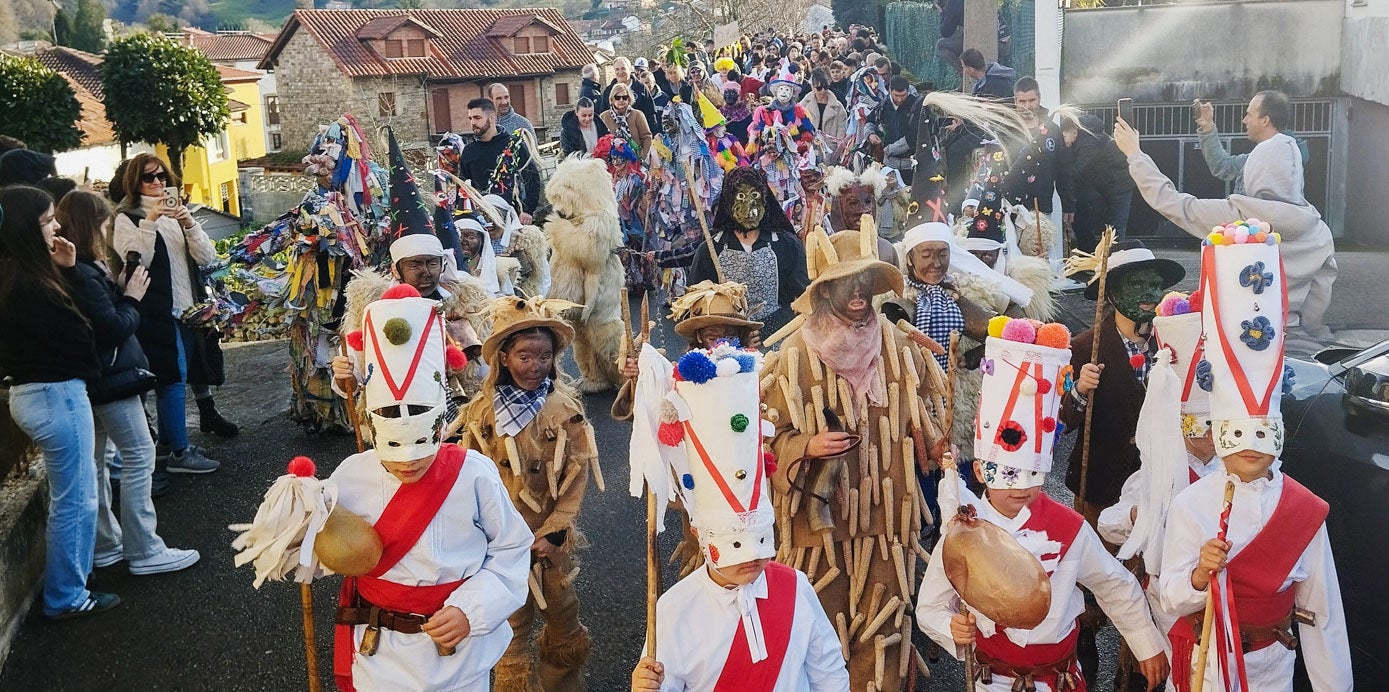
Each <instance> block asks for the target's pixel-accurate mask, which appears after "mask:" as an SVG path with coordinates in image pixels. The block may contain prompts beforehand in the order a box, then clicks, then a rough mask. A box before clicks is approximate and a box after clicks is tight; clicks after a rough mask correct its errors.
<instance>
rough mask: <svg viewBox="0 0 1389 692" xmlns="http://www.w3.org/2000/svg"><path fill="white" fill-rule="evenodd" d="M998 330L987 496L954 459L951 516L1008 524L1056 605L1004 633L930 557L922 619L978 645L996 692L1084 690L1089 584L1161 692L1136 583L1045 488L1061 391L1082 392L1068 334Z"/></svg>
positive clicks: (1156, 649)
mask: <svg viewBox="0 0 1389 692" xmlns="http://www.w3.org/2000/svg"><path fill="white" fill-rule="evenodd" d="M990 332H991V333H990V336H989V338H988V339H987V340H986V342H985V354H984V361H983V366H982V367H983V369H984V382H983V389H982V390H981V393H980V394H981V395H980V402H979V414H978V418H977V419H976V427H975V440H974V453H975V462H974V467H973V470H974V473H975V475H976V477H977V478H978V479H979V480H980V481H981V482H982V483H983V484H984V485H985V486H986V488H987V490H986V495H985V497H984V498H983V499H980V498H978V497H975V496H974V495H973V494H972V493H970V491H969V490H968V489H967V488H966V487H964V483H963V482H962V480H961V479H960V477H959V473H958V471H956V470H955V469H954V468H953V465H952V464H950V463H949V462H947V463H946V466H947V467H949V468H948V470H947V472H946V474H945V478H944V479H942V480H941V488H940V496H941V509H942V512H943V513H947V514H953V513H954V510H955V509H956V508H957V507H958V506H959V505H970V506H971V507H972V508H973V511H974V513H975V515H976V516H977V517H978V518H979V519H982V520H984V521H988V522H991V523H993V524H995V525H997V526H999V527H1001V528H1003V529H1004V530H1005V531H1007V532H1008V533H1009V534H1011V535H1012V536H1013V538H1015V539H1016V540H1017V542H1018V543H1019V544H1020V545H1021V546H1022V547H1023V548H1024V549H1026V550H1027V551H1028V552H1030V553H1032V555H1033V556H1034V557H1036V558H1037V559H1038V560H1039V561H1040V562H1041V564H1042V568H1043V570H1044V571H1045V572H1046V574H1047V576H1048V579H1049V581H1050V585H1051V604H1050V609H1049V610H1048V611H1047V614H1046V617H1045V619H1043V620H1042V622H1041V623H1040V624H1038V625H1037V626H1036V627H1034V628H1032V629H1030V630H1019V629H1005V628H1002V627H998V626H997V625H996V623H994V622H993V621H990V620H989V619H988V618H986V617H984V616H983V615H982V614H977V611H975V610H973V609H972V608H969V607H968V606H962V603H961V601H960V598H959V597H958V596H957V595H956V592H955V590H954V587H952V586H951V582H950V581H949V580H948V579H947V578H946V571H945V565H944V560H943V559H932V561H931V563H930V565H929V566H928V567H927V568H926V576H925V578H924V579H923V580H922V582H921V591H920V595H919V598H918V601H917V604H916V617H917V622H918V623H920V626H921V628H922V630H924V631H925V632H926V634H927V635H929V636H930V637H931V639H933V640H934V641H936V642H937V643H938V644H940V645H941V646H942V647H944V648H945V650H946V651H948V652H951V653H952V654H953V655H955V656H956V657H957V658H963V657H964V656H965V655H967V654H968V650H967V649H965V648H964V647H966V646H968V645H971V644H972V645H974V646H975V647H976V652H975V655H976V657H977V659H978V661H979V664H980V665H979V666H978V669H979V671H980V673H981V675H980V678H981V679H980V680H979V682H980V683H982V685H983V686H984V687H985V688H986V689H989V690H996V691H998V692H1003V691H1004V690H1011V689H1033V688H1034V686H1035V689H1037V690H1040V691H1043V692H1047V691H1049V690H1067V689H1080V690H1083V689H1085V681H1084V678H1083V676H1082V672H1081V667H1080V665H1079V663H1078V662H1077V661H1076V642H1077V639H1078V637H1079V634H1080V627H1079V623H1078V620H1079V617H1080V615H1081V614H1082V613H1083V612H1084V611H1085V600H1084V598H1083V597H1082V596H1081V591H1080V587H1081V586H1084V587H1086V588H1088V589H1090V590H1091V591H1093V592H1094V594H1095V597H1096V599H1097V600H1098V601H1099V603H1100V605H1101V606H1102V607H1103V608H1104V610H1105V612H1106V613H1107V614H1108V615H1109V616H1110V617H1111V618H1112V619H1113V620H1114V623H1115V625H1116V626H1117V627H1118V629H1119V631H1120V632H1121V633H1122V634H1123V635H1124V637H1125V638H1126V639H1127V640H1128V642H1129V646H1130V647H1131V648H1132V650H1133V652H1134V655H1135V657H1137V658H1138V659H1139V660H1140V663H1139V668H1140V670H1141V672H1142V674H1143V675H1144V677H1146V678H1147V679H1148V680H1149V688H1150V689H1151V687H1152V686H1154V685H1156V684H1157V683H1158V681H1160V680H1161V679H1162V678H1163V677H1165V676H1166V674H1167V658H1166V656H1165V655H1164V654H1163V647H1162V636H1161V634H1160V633H1159V632H1158V631H1157V628H1156V627H1154V626H1153V621H1152V616H1151V615H1150V613H1149V611H1148V604H1147V602H1146V601H1145V600H1144V599H1143V592H1142V589H1141V588H1140V587H1139V585H1138V581H1137V580H1136V579H1134V577H1133V575H1132V574H1130V573H1129V572H1128V570H1126V569H1124V566H1123V565H1121V564H1120V563H1119V561H1118V560H1115V559H1114V558H1113V557H1112V556H1111V555H1110V554H1109V552H1108V551H1107V550H1105V547H1104V545H1103V544H1102V543H1101V542H1100V540H1099V536H1097V535H1096V534H1095V531H1094V529H1092V528H1090V526H1089V525H1087V524H1086V523H1085V520H1084V519H1083V518H1082V517H1081V516H1080V514H1078V513H1076V512H1075V511H1073V510H1071V509H1070V508H1069V507H1066V506H1064V505H1062V504H1060V503H1058V502H1056V501H1055V500H1053V499H1051V498H1050V497H1048V496H1047V495H1046V494H1045V493H1043V492H1042V487H1041V486H1042V483H1043V481H1044V480H1045V479H1046V475H1047V473H1048V472H1050V471H1051V462H1052V446H1053V445H1054V444H1055V441H1056V438H1057V435H1058V433H1059V432H1060V429H1059V428H1058V426H1057V421H1056V415H1057V409H1058V406H1059V400H1060V396H1061V393H1062V392H1063V391H1064V390H1067V389H1069V388H1070V387H1071V386H1073V380H1072V374H1071V373H1072V369H1071V366H1070V358H1071V353H1070V349H1069V346H1070V334H1069V332H1068V331H1067V330H1066V328H1065V327H1064V326H1063V325H1060V324H1044V325H1042V326H1040V327H1037V326H1034V323H1033V322H1032V321H1031V320H1026V319H1012V320H1010V319H1009V318H1007V317H996V318H994V320H993V325H992V327H991V329H990ZM936 557H939V555H937V556H936ZM974 682H975V681H967V686H970V687H974ZM1019 685H1021V687H1019Z"/></svg>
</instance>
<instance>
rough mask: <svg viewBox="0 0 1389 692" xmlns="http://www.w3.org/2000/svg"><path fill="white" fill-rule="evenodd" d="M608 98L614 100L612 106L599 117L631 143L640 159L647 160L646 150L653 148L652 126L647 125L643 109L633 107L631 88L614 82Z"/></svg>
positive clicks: (617, 134)
mask: <svg viewBox="0 0 1389 692" xmlns="http://www.w3.org/2000/svg"><path fill="white" fill-rule="evenodd" d="M608 98H609V99H610V100H611V101H612V108H611V109H609V110H606V111H603V114H602V115H600V116H598V117H599V118H600V119H601V120H602V121H603V125H604V126H605V127H606V128H607V130H608V132H611V133H613V135H614V136H616V137H618V138H620V139H625V140H627V141H628V142H629V143H631V144H632V145H633V146H632V149H634V150H636V152H637V158H638V160H640V161H645V160H646V152H647V150H648V149H650V148H651V128H649V127H647V123H646V118H645V117H644V116H643V115H642V113H641V111H639V110H637V109H635V108H633V107H632V91H631V89H628V88H627V86H626V85H623V84H614V85H613V87H612V89H610V90H609V91H608Z"/></svg>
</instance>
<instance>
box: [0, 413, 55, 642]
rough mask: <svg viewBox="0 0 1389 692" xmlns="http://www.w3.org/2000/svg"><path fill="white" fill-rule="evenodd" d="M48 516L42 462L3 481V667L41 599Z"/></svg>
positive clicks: (0, 559) (0, 516) (0, 624)
mask: <svg viewBox="0 0 1389 692" xmlns="http://www.w3.org/2000/svg"><path fill="white" fill-rule="evenodd" d="M6 415H8V412H6ZM47 518H48V485H47V482H46V475H45V470H44V467H43V463H42V462H40V461H35V462H34V463H33V465H31V466H30V467H29V470H28V471H27V472H25V473H20V474H15V475H11V476H9V477H8V478H6V479H3V480H0V565H3V566H4V569H0V666H3V665H4V663H5V658H6V657H7V656H8V655H9V653H10V644H11V643H12V642H13V641H14V637H15V634H16V633H17V632H18V631H19V626H20V624H21V623H22V622H23V621H24V618H25V615H26V614H27V613H28V611H29V608H30V606H31V605H33V604H34V602H35V600H36V599H37V598H38V591H39V582H40V580H41V579H42V578H43V559H44V545H45V540H44V530H45V529H46V528H47V525H48V523H47ZM40 607H42V605H41V604H40Z"/></svg>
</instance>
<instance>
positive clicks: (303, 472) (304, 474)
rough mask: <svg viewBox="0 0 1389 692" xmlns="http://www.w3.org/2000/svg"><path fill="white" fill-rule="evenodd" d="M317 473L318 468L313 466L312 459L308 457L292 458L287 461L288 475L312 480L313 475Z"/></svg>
mask: <svg viewBox="0 0 1389 692" xmlns="http://www.w3.org/2000/svg"><path fill="white" fill-rule="evenodd" d="M317 471H318V467H316V466H314V463H313V459H310V458H308V457H304V456H299V457H294V458H293V459H290V461H289V472H290V474H292V475H295V476H298V477H300V478H313V475H314V473H316V472H317Z"/></svg>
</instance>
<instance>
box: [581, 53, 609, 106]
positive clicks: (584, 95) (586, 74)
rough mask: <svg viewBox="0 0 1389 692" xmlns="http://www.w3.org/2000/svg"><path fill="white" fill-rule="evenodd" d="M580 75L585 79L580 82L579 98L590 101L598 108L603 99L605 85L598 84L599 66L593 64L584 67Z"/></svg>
mask: <svg viewBox="0 0 1389 692" xmlns="http://www.w3.org/2000/svg"><path fill="white" fill-rule="evenodd" d="M580 74H582V75H583V78H582V79H581V80H580V81H579V98H581V99H588V100H590V101H592V102H593V103H594V105H595V106H596V105H597V104H598V101H599V100H601V99H602V98H603V85H602V84H599V83H598V66H597V65H595V64H593V63H589V64H587V65H584V67H583V69H582V70H581V71H580Z"/></svg>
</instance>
